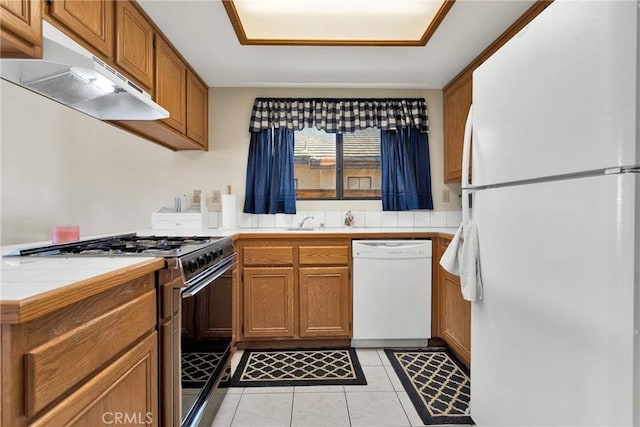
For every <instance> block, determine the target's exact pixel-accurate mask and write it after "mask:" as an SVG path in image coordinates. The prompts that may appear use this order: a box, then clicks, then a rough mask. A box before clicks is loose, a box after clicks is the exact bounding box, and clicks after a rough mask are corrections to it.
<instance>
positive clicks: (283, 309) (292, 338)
mask: <svg viewBox="0 0 640 427" xmlns="http://www.w3.org/2000/svg"><path fill="white" fill-rule="evenodd" d="M238 248H239V250H238V252H239V253H240V255H241V257H240V271H241V272H242V278H241V280H239V283H238V287H239V288H240V289H241V291H240V292H239V297H240V299H241V303H240V304H235V306H236V311H237V319H238V320H237V322H238V324H240V325H242V327H241V328H236V330H235V335H236V338H237V340H238V341H239V342H243V341H244V343H243V344H242V346H243V347H244V348H249V346H251V345H259V346H261V347H269V346H270V345H272V346H273V347H277V346H282V345H284V346H295V345H302V346H311V347H313V346H315V345H332V343H339V344H337V345H345V343H346V342H347V341H348V340H349V339H350V338H351V322H352V320H351V317H352V312H353V311H352V302H351V301H352V292H351V275H350V271H351V244H350V240H348V239H331V238H327V239H322V238H321V239H315V238H313V239H285V238H282V239H247V240H242V239H240V240H239V242H238ZM269 340H272V341H269ZM299 340H304V342H302V341H299ZM258 341H260V342H258ZM347 345H348V344H347Z"/></svg>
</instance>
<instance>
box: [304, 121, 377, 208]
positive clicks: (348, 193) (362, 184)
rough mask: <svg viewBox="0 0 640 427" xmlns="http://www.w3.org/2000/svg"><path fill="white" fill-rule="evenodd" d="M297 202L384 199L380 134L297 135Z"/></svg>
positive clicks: (373, 130)
mask: <svg viewBox="0 0 640 427" xmlns="http://www.w3.org/2000/svg"><path fill="white" fill-rule="evenodd" d="M294 165H295V168H294V174H295V180H296V198H297V199H307V200H309V199H337V200H343V199H380V197H381V194H382V193H381V191H380V183H381V180H380V131H379V130H378V129H376V128H369V129H366V130H359V131H356V132H353V133H347V134H343V135H339V134H331V133H326V132H324V131H321V130H318V129H315V128H307V129H304V130H301V131H296V132H295V149H294Z"/></svg>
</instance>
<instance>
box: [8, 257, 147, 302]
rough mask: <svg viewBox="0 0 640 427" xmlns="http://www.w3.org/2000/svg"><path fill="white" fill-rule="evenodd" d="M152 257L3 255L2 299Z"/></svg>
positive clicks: (18, 297) (22, 296) (31, 293)
mask: <svg viewBox="0 0 640 427" xmlns="http://www.w3.org/2000/svg"><path fill="white" fill-rule="evenodd" d="M149 259H150V258H149V257H95V258H88V257H81V258H79V257H76V258H64V257H47V258H45V257H3V258H2V259H1V261H0V300H3V301H19V300H23V299H26V298H30V297H33V296H36V295H38V294H41V293H44V292H49V291H52V290H56V289H59V288H61V287H63V286H68V285H72V284H74V283H77V282H81V281H83V280H88V279H91V278H94V277H96V276H100V275H102V274H107V273H112V272H114V271H116V270H119V269H122V268H127V267H134V266H136V265H137V264H141V263H146V262H148V261H149Z"/></svg>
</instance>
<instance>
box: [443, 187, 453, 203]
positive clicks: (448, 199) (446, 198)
mask: <svg viewBox="0 0 640 427" xmlns="http://www.w3.org/2000/svg"><path fill="white" fill-rule="evenodd" d="M449 202H451V190H442V203H449Z"/></svg>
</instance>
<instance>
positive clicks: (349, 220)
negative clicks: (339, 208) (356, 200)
mask: <svg viewBox="0 0 640 427" xmlns="http://www.w3.org/2000/svg"><path fill="white" fill-rule="evenodd" d="M344 225H345V227H352V226H353V214H352V213H351V209H349V210H348V211H347V214H346V215H345V216H344Z"/></svg>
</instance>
